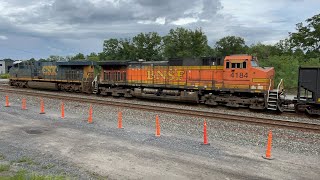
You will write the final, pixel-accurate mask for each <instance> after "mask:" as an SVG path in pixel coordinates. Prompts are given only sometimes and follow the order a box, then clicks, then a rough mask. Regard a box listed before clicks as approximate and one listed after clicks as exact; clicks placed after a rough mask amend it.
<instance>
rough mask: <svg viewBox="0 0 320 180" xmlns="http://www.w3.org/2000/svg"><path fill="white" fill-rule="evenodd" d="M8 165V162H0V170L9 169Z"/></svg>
mask: <svg viewBox="0 0 320 180" xmlns="http://www.w3.org/2000/svg"><path fill="white" fill-rule="evenodd" d="M9 169H10V165H9V164H0V172H4V171H9Z"/></svg>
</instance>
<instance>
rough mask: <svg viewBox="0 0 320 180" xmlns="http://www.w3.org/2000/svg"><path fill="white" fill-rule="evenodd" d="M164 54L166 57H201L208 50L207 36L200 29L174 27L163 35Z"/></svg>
mask: <svg viewBox="0 0 320 180" xmlns="http://www.w3.org/2000/svg"><path fill="white" fill-rule="evenodd" d="M163 42H164V55H165V57H167V58H175V57H201V56H205V54H206V52H208V43H207V36H206V35H205V34H204V33H203V32H202V30H201V29H197V30H195V31H192V30H189V29H185V28H176V29H171V30H170V32H169V34H168V35H166V36H164V37H163Z"/></svg>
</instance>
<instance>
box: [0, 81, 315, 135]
mask: <svg viewBox="0 0 320 180" xmlns="http://www.w3.org/2000/svg"><path fill="white" fill-rule="evenodd" d="M0 92H7V93H18V94H21V95H28V96H38V97H39V96H40V97H45V98H51V99H61V100H69V101H77V102H85V103H91V104H99V105H108V106H116V107H123V108H129V109H138V110H145V111H152V112H162V113H171V114H180V115H185V116H193V117H201V118H205V119H218V120H228V121H235V122H242V123H250V124H257V125H264V126H273V127H278V128H285V129H296V130H300V131H311V132H316V133H320V124H312V123H304V122H297V121H288V120H275V119H270V118H261V117H249V116H243V115H230V114H224V113H217V112H215V113H213V112H206V111H199V110H192V111H190V110H185V109H180V108H168V107H167V108H159V106H150V105H142V104H136V103H126V102H114V101H108V100H107V99H96V98H90V97H89V96H86V97H77V96H68V95H63V94H61V95H57V94H52V93H48V92H38V91H37V92H35V91H26V90H22V89H14V88H9V87H3V86H1V87H0Z"/></svg>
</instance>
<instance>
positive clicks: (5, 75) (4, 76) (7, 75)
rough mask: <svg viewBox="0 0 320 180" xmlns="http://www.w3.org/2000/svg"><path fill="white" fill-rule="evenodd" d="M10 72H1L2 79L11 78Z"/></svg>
mask: <svg viewBox="0 0 320 180" xmlns="http://www.w3.org/2000/svg"><path fill="white" fill-rule="evenodd" d="M9 77H10V76H9V74H0V79H9Z"/></svg>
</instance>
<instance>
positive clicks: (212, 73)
mask: <svg viewBox="0 0 320 180" xmlns="http://www.w3.org/2000/svg"><path fill="white" fill-rule="evenodd" d="M98 65H100V66H101V67H102V70H101V73H100V76H99V77H100V78H99V79H98V80H97V83H95V84H96V87H95V93H97V94H102V95H112V96H125V97H131V96H134V97H141V98H149V99H156V100H157V99H164V100H171V101H188V102H196V103H204V104H207V105H219V104H223V105H226V106H229V107H249V108H252V109H265V108H266V104H268V103H267V102H266V101H267V98H268V93H267V92H268V91H270V92H271V91H272V90H273V88H274V87H273V83H274V82H273V80H274V69H273V68H272V67H271V68H261V67H258V63H257V59H256V58H254V57H252V56H249V55H233V56H226V57H225V59H221V58H201V59H170V60H169V61H154V62H143V61H141V62H139V61H137V62H130V61H128V62H119V61H111V62H98ZM278 92H279V91H276V93H278ZM279 93H280V92H279ZM275 97H278V94H276V96H275ZM277 106H278V105H277V101H274V102H270V103H269V104H268V106H267V108H269V109H273V110H277V109H278V108H277Z"/></svg>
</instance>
